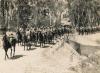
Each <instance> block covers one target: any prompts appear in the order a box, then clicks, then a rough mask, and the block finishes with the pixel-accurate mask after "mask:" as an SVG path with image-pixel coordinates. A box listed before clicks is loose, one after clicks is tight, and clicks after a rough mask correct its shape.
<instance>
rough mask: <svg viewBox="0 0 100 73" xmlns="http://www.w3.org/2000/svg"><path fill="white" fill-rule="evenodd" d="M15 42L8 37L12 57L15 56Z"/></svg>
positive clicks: (12, 38)
mask: <svg viewBox="0 0 100 73" xmlns="http://www.w3.org/2000/svg"><path fill="white" fill-rule="evenodd" d="M16 43H17V40H16V38H15V37H10V44H11V56H12V51H13V57H14V56H15V48H16Z"/></svg>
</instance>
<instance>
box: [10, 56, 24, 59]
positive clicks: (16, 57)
mask: <svg viewBox="0 0 100 73" xmlns="http://www.w3.org/2000/svg"><path fill="white" fill-rule="evenodd" d="M24 56H25V55H15V56H14V57H11V58H10V59H11V60H16V59H19V58H22V57H24Z"/></svg>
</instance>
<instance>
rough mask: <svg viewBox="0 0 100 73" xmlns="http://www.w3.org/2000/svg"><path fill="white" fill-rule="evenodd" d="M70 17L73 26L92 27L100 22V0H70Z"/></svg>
mask: <svg viewBox="0 0 100 73" xmlns="http://www.w3.org/2000/svg"><path fill="white" fill-rule="evenodd" d="M68 8H69V18H70V21H71V22H72V24H73V26H75V27H78V28H79V29H80V27H83V28H84V27H85V28H92V27H96V26H98V25H99V24H100V15H99V12H98V11H100V1H99V0H68Z"/></svg>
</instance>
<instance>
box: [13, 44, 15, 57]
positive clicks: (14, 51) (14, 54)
mask: <svg viewBox="0 0 100 73" xmlns="http://www.w3.org/2000/svg"><path fill="white" fill-rule="evenodd" d="M13 47H14V52H13V56H15V46H13Z"/></svg>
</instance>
